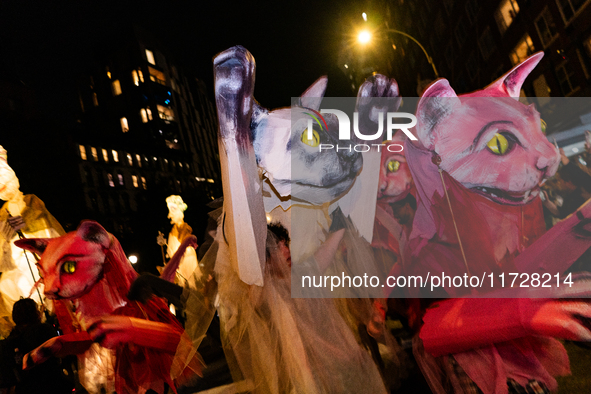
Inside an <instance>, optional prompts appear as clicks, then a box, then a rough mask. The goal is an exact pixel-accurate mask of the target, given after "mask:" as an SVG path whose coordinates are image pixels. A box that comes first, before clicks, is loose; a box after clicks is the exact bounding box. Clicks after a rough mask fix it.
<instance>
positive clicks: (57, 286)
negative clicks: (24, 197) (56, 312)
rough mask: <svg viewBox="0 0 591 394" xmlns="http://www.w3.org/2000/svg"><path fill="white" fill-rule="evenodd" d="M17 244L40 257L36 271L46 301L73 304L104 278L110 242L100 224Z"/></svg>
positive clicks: (88, 225)
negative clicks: (72, 301) (65, 300)
mask: <svg viewBox="0 0 591 394" xmlns="http://www.w3.org/2000/svg"><path fill="white" fill-rule="evenodd" d="M15 244H16V245H17V246H18V247H21V248H23V249H26V250H29V251H31V252H34V253H36V254H37V255H39V256H41V259H40V260H39V262H38V263H37V267H38V268H39V273H40V276H41V278H42V280H43V283H44V285H45V290H44V292H45V295H46V296H47V298H50V299H70V300H71V299H76V298H80V297H81V296H83V295H85V294H86V293H88V292H89V291H90V290H91V289H92V288H93V286H95V285H96V283H97V282H98V281H99V280H101V279H102V278H103V274H104V272H103V270H104V266H105V260H106V255H107V251H108V249H109V246H110V244H111V239H110V235H109V233H107V231H106V230H105V229H104V228H103V227H102V226H101V225H100V224H98V223H96V222H91V221H86V222H83V223H82V224H81V225H80V227H79V228H78V230H76V231H73V232H70V233H68V234H66V235H63V236H61V237H59V238H32V239H22V240H18V241H16V242H15ZM96 301H97V302H98V300H96Z"/></svg>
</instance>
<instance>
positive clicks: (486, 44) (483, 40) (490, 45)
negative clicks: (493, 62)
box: [478, 26, 496, 60]
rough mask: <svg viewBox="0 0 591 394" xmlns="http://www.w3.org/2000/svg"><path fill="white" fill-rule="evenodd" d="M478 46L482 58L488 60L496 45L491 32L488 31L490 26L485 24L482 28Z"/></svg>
mask: <svg viewBox="0 0 591 394" xmlns="http://www.w3.org/2000/svg"><path fill="white" fill-rule="evenodd" d="M478 46H479V47H480V53H481V54H482V58H483V59H484V60H488V58H490V56H491V55H492V53H493V52H494V50H495V48H496V45H495V41H494V39H493V37H492V33H491V31H490V27H489V26H487V27H486V29H485V30H484V33H482V35H481V36H480V38H479V39H478Z"/></svg>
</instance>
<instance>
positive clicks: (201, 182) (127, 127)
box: [71, 27, 221, 247]
mask: <svg viewBox="0 0 591 394" xmlns="http://www.w3.org/2000/svg"><path fill="white" fill-rule="evenodd" d="M113 37H114V38H113V39H112V40H106V43H103V44H102V45H101V46H99V47H98V48H97V49H96V51H94V59H93V61H92V62H89V64H86V65H85V68H84V69H83V70H82V72H81V73H80V74H79V77H78V79H77V89H78V95H79V97H78V99H79V103H80V113H79V120H78V122H79V124H78V127H76V130H75V131H74V133H73V134H72V145H71V146H72V149H73V150H74V153H75V155H76V156H77V166H78V170H79V183H80V186H81V188H80V190H81V195H80V199H79V201H81V202H84V206H83V207H80V208H81V209H82V210H83V211H86V213H87V215H86V216H88V217H96V218H99V219H100V222H101V223H103V224H104V225H105V226H106V227H108V229H109V230H110V231H113V232H114V233H115V234H116V235H117V236H118V237H119V238H121V239H122V240H126V239H128V238H137V233H138V232H141V231H142V229H145V228H147V227H151V228H153V227H154V226H153V225H150V223H149V221H148V219H147V218H146V216H151V215H160V216H162V217H163V218H164V219H166V214H167V211H166V204H165V202H164V199H165V197H166V196H168V195H170V194H179V195H181V196H182V197H184V198H185V200H186V202H187V204H188V205H189V207H193V209H196V208H197V207H198V206H199V207H201V206H203V205H204V204H205V203H206V202H207V201H211V200H213V199H214V198H216V197H219V196H220V195H221V178H220V170H219V157H218V154H217V137H216V135H217V118H216V114H215V109H214V106H213V104H212V101H211V100H210V99H209V98H208V96H207V93H206V91H205V85H204V84H203V82H201V81H200V80H198V79H195V78H192V77H190V76H189V75H188V74H184V73H183V72H182V71H181V68H179V67H178V66H177V65H175V64H174V63H173V61H172V58H171V56H170V55H169V54H167V53H166V51H165V49H164V48H165V47H164V46H163V45H162V44H160V43H158V41H156V40H153V39H151V38H150V37H149V35H148V34H146V33H145V32H143V31H142V30H141V29H140V28H137V27H135V28H129V29H126V30H124V31H122V32H118V34H117V36H116V39H115V36H113ZM193 218H194V219H196V218H195V217H193ZM151 219H152V220H154V218H153V217H152V218H151ZM191 224H193V223H191ZM155 235H156V234H151V235H148V234H145V237H149V238H150V239H152V238H154V236H155ZM132 247H133V246H132Z"/></svg>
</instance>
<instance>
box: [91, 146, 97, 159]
mask: <svg viewBox="0 0 591 394" xmlns="http://www.w3.org/2000/svg"><path fill="white" fill-rule="evenodd" d="M90 152H91V154H92V160H94V161H98V152H97V150H96V148H95V147H94V146H92V147H90Z"/></svg>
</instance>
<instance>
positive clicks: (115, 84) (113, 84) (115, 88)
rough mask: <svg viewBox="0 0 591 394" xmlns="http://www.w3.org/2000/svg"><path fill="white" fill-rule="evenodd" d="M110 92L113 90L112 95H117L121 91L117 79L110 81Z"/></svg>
mask: <svg viewBox="0 0 591 394" xmlns="http://www.w3.org/2000/svg"><path fill="white" fill-rule="evenodd" d="M111 92H113V96H119V95H120V94H121V93H122V92H121V83H120V82H119V80H118V79H116V80H114V81H113V82H111Z"/></svg>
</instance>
